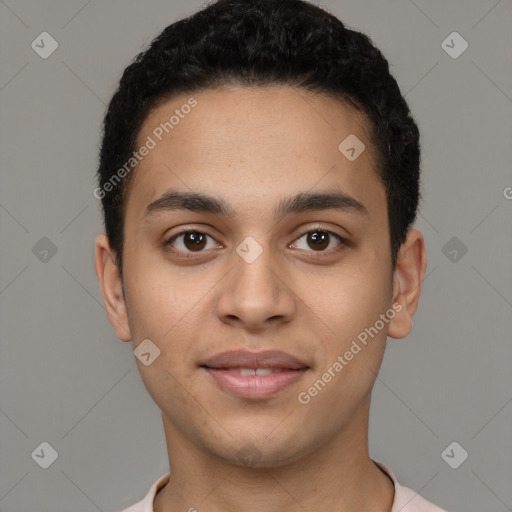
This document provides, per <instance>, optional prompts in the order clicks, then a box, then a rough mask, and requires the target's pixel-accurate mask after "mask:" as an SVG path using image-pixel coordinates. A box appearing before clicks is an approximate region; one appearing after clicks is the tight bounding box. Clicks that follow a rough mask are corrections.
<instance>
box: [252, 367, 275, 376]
mask: <svg viewBox="0 0 512 512" xmlns="http://www.w3.org/2000/svg"><path fill="white" fill-rule="evenodd" d="M271 374H272V369H271V368H258V369H257V370H256V375H271Z"/></svg>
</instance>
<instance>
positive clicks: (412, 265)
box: [388, 229, 427, 338]
mask: <svg viewBox="0 0 512 512" xmlns="http://www.w3.org/2000/svg"><path fill="white" fill-rule="evenodd" d="M426 267H427V252H426V248H425V240H424V238H423V234H422V233H421V231H419V230H417V229H410V230H409V231H408V232H407V237H406V239H405V242H404V243H403V244H402V246H401V247H400V250H399V252H398V256H397V263H396V267H395V273H394V276H393V304H397V305H398V304H400V306H401V307H400V310H399V311H398V312H397V314H396V315H395V317H394V318H393V320H391V322H390V324H389V329H388V336H390V337H391V338H405V337H406V336H407V335H408V334H409V333H410V332H411V330H412V317H413V315H414V313H415V312H416V309H417V307H418V303H419V300H420V295H421V287H422V284H423V279H424V278H425V270H426ZM397 309H398V307H397Z"/></svg>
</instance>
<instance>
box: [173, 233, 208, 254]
mask: <svg viewBox="0 0 512 512" xmlns="http://www.w3.org/2000/svg"><path fill="white" fill-rule="evenodd" d="M207 238H211V239H212V240H213V238H212V237H211V236H210V235H208V234H206V233H203V232H202V231H192V230H189V231H182V232H181V233H178V234H176V235H174V236H172V237H171V238H170V239H169V240H168V241H167V242H166V243H165V245H166V246H171V247H172V249H173V251H176V252H183V253H185V255H186V256H188V255H189V254H190V253H194V252H202V250H203V249H205V247H206V245H207ZM175 241H178V244H177V245H178V247H176V246H175V245H174V242H175ZM213 247H216V245H215V244H213ZM206 248H207V249H208V248H212V247H206ZM187 253H188V254H187Z"/></svg>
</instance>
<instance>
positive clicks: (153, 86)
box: [95, 0, 420, 275]
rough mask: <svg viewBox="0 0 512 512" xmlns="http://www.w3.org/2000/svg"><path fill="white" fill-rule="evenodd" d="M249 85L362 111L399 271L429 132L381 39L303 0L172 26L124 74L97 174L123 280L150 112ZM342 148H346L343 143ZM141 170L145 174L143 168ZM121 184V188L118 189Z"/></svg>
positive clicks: (254, 3) (271, 0)
mask: <svg viewBox="0 0 512 512" xmlns="http://www.w3.org/2000/svg"><path fill="white" fill-rule="evenodd" d="M226 84H235V85H242V86H266V85H282V86H293V87H297V88H302V89H303V90H309V91H312V92H316V93H319V94H326V95H329V96H331V97H335V98H339V99H340V100H342V101H344V102H346V104H348V105H351V106H352V108H355V109H357V110H359V111H361V112H362V113H363V114H364V119H365V120H366V121H367V122H368V126H369V129H370V133H371V141H370V142H371V145H372V147H373V148H375V154H376V155H377V159H378V169H377V170H376V171H377V174H378V176H379V178H380V179H381V181H382V183H383V184H384V186H385V189H386V197H387V210H388V220H389V226H390V247H391V260H392V265H393V268H394V266H395V264H396V257H397V254H398V250H399V248H400V246H401V245H402V243H403V242H404V240H405V237H406V234H407V231H408V229H409V227H410V226H411V224H412V223H413V222H414V220H415V218H416V211H417V208H418V202H419V198H420V191H419V186H420V147H419V131H418V127H417V126H416V123H415V122H414V120H413V118H412V116H411V114H410V111H409V107H408V105H407V103H406V101H405V99H404V98H403V97H402V95H401V93H400V89H399V87H398V84H397V82H396V80H395V79H394V78H393V77H392V76H391V74H390V72H389V65H388V62H387V60H386V59H385V58H384V56H383V55H382V53H381V52H380V51H379V50H378V49H377V48H376V47H375V46H374V45H373V43H372V41H371V39H370V38H369V37H368V36H366V35H365V34H362V33H360V32H358V31H356V30H352V29H349V28H347V27H346V26H345V25H344V24H343V23H342V21H340V20H339V19H338V18H337V17H335V16H334V15H332V14H331V13H329V12H328V11H326V10H324V9H323V8H320V7H318V6H316V5H313V4H311V3H309V2H306V1H303V0H217V1H215V2H213V3H210V4H208V5H206V6H204V7H203V8H202V9H201V10H199V11H198V12H196V13H195V14H193V15H192V16H190V17H187V18H184V19H182V20H179V21H177V22H176V23H173V24H171V25H169V26H168V27H166V28H165V29H164V30H163V31H162V32H161V33H160V34H159V35H158V36H156V37H155V38H154V39H153V41H152V42H151V44H150V45H149V47H148V48H147V49H146V50H145V51H143V52H141V53H139V54H138V55H137V56H136V57H135V58H134V60H133V61H132V63H131V64H130V65H129V66H128V67H127V68H126V69H125V70H124V73H123V75H122V78H121V80H120V82H119V85H118V88H117V90H116V92H115V93H114V95H113V97H112V99H111V101H110V104H109V106H108V109H107V112H106V115H105V118H104V121H103V125H102V141H101V148H100V157H99V168H98V172H97V177H98V188H97V189H96V191H98V192H96V191H95V196H96V197H98V198H101V200H102V206H103V215H104V223H105V230H106V233H107V237H108V239H109V243H110V246H111V248H112V249H113V251H114V252H115V255H116V263H117V265H118V267H119V271H120V272H121V275H122V263H123V259H122V251H123V240H124V236H123V231H124V212H125V208H124V207H125V198H126V197H127V191H128V186H129V183H130V182H131V180H132V178H133V172H123V173H122V174H121V176H123V178H122V180H119V177H120V174H119V173H118V174H117V176H116V173H117V172H118V171H119V170H120V169H121V168H122V167H123V165H124V166H125V169H126V162H128V161H129V160H130V157H132V155H133V152H134V151H135V149H136V148H135V143H136V140H137V136H138V132H139V130H140V128H141V126H142V123H143V122H144V120H145V118H146V116H147V115H148V114H149V112H150V110H151V109H153V108H154V107H155V106H157V105H158V104H160V103H161V102H163V101H165V100H168V99H170V98H171V97H173V96H175V95H178V94H183V93H193V92H199V91H201V90H206V89H215V88H217V87H219V86H222V85H226ZM340 142H341V141H340ZM133 165H134V167H133V168H134V169H135V167H136V165H135V164H133ZM115 179H117V181H120V182H119V185H118V186H116V185H117V183H116V182H115Z"/></svg>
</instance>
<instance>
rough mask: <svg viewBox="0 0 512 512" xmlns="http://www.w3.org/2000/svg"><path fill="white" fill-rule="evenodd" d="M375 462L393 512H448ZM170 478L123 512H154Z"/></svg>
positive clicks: (162, 481)
mask: <svg viewBox="0 0 512 512" xmlns="http://www.w3.org/2000/svg"><path fill="white" fill-rule="evenodd" d="M374 462H375V463H376V464H377V465H378V466H379V467H380V468H381V469H383V470H384V472H385V473H387V474H388V475H389V476H390V477H391V479H392V480H393V483H394V484H395V499H394V500H393V506H392V508H391V512H446V511H445V510H443V509H441V508H439V507H436V506H435V505H433V504H432V503H430V502H429V501H427V500H426V499H424V498H422V497H421V496H420V495H419V494H418V493H417V492H414V491H413V490H412V489H409V488H408V487H404V486H402V485H400V484H399V483H398V482H397V480H396V478H395V475H394V474H393V472H392V471H391V470H390V469H389V468H388V467H387V466H385V465H384V464H382V462H376V461H374ZM170 476H171V474H170V473H167V474H165V475H163V476H162V477H160V478H159V479H158V480H157V481H156V482H155V483H154V484H153V485H152V486H151V489H149V492H148V493H147V494H146V497H145V498H144V499H143V500H142V501H139V502H138V503H136V504H135V505H132V506H131V507H129V508H127V509H125V510H123V511H122V512H154V510H153V500H154V499H155V495H156V493H157V492H158V490H159V489H161V488H162V487H163V486H164V485H165V484H166V483H167V482H168V481H169V478H170Z"/></svg>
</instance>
